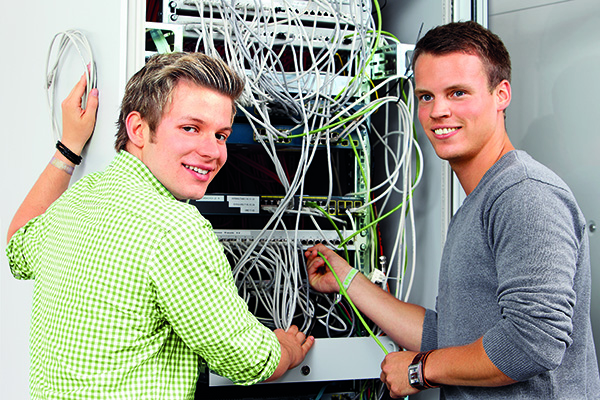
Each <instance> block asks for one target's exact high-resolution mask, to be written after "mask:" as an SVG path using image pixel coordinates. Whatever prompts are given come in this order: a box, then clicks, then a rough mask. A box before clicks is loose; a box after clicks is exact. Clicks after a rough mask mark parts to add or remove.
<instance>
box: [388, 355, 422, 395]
mask: <svg viewBox="0 0 600 400" xmlns="http://www.w3.org/2000/svg"><path fill="white" fill-rule="evenodd" d="M415 355H417V353H416V352H414V351H396V352H393V353H389V354H388V355H387V356H385V358H384V359H383V362H382V363H381V375H380V379H381V381H382V382H383V383H385V386H387V388H388V389H389V391H390V397H391V398H392V399H398V398H401V397H404V396H408V395H411V394H415V393H418V392H419V390H418V389H415V388H413V387H412V386H410V384H409V383H408V366H409V365H410V363H411V362H412V360H413V359H414V358H415Z"/></svg>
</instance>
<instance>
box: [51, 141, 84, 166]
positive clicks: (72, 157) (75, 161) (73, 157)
mask: <svg viewBox="0 0 600 400" xmlns="http://www.w3.org/2000/svg"><path fill="white" fill-rule="evenodd" d="M56 148H57V149H58V151H60V154H62V155H63V156H65V158H66V159H67V160H69V161H71V162H72V163H73V164H75V165H79V164H80V163H81V156H78V155H77V154H75V153H73V152H72V151H71V150H69V148H68V147H67V146H65V145H64V144H62V142H61V141H60V140H59V141H58V142H56Z"/></svg>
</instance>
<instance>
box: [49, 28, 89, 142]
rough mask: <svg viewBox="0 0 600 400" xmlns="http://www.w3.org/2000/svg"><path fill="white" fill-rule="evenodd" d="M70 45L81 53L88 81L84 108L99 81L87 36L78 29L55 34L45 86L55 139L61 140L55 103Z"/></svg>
mask: <svg viewBox="0 0 600 400" xmlns="http://www.w3.org/2000/svg"><path fill="white" fill-rule="evenodd" d="M70 46H72V47H74V48H75V50H76V51H77V53H78V54H79V57H80V59H81V62H82V65H83V70H84V74H85V78H86V81H87V86H86V91H85V93H84V95H83V97H82V100H81V106H82V108H85V105H86V103H87V97H88V96H89V94H90V91H91V90H92V89H93V88H95V87H96V83H97V82H96V79H97V77H96V63H95V61H94V55H93V52H92V47H91V46H90V43H89V42H88V39H87V38H86V36H85V35H84V34H83V33H82V32H81V31H78V30H66V31H62V32H59V33H57V34H56V35H54V38H53V39H52V42H51V43H50V47H49V49H48V55H47V58H46V76H45V80H46V82H45V86H46V95H47V99H48V107H49V109H50V118H51V121H52V131H53V133H54V138H55V140H60V139H61V138H62V132H61V125H60V123H59V119H58V117H57V116H56V110H55V103H54V98H55V91H56V82H57V81H58V77H59V71H60V68H61V66H62V61H63V57H64V54H65V52H66V50H67V49H68V48H69V47H70Z"/></svg>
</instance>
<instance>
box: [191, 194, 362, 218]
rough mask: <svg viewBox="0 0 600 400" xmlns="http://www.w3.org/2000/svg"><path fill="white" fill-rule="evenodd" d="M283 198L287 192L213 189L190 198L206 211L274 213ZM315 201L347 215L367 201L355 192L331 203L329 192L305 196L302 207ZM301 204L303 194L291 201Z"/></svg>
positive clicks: (295, 206)
mask: <svg viewBox="0 0 600 400" xmlns="http://www.w3.org/2000/svg"><path fill="white" fill-rule="evenodd" d="M283 198H284V196H270V195H250V194H235V195H234V194H225V193H223V194H220V193H212V194H207V195H205V196H204V197H203V198H202V199H200V200H190V204H192V205H194V206H196V208H198V210H199V211H200V213H201V214H204V215H219V214H220V215H223V214H234V215H236V214H264V215H271V214H272V212H273V211H274V209H276V208H277V207H279V205H280V204H281V201H282V200H283ZM312 204H315V205H317V206H319V207H321V208H322V209H323V210H325V211H326V212H327V213H328V214H329V215H339V216H347V212H350V213H354V212H355V211H354V210H355V209H356V208H359V207H361V206H362V205H363V199H362V198H360V197H353V196H333V197H331V199H330V200H329V203H328V202H327V197H325V196H304V197H302V205H301V209H302V210H304V211H307V210H309V209H315V208H316V207H313V206H312ZM299 208H300V196H294V202H293V203H290V205H289V206H288V210H290V211H292V210H298V209H299Z"/></svg>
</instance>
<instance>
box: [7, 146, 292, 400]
mask: <svg viewBox="0 0 600 400" xmlns="http://www.w3.org/2000/svg"><path fill="white" fill-rule="evenodd" d="M7 255H8V258H9V263H10V267H11V270H12V273H13V275H14V276H15V277H16V278H18V279H35V286H34V299H33V312H32V323H31V337H30V356H31V371H30V385H31V388H30V389H31V396H32V398H33V399H78V400H81V399H94V400H97V399H119V400H121V399H135V400H139V399H150V400H157V399H193V398H194V391H195V385H196V381H197V378H198V363H199V356H201V357H202V358H204V359H205V360H206V361H207V362H208V365H209V367H210V368H211V369H212V370H214V371H216V372H218V373H219V374H221V375H223V376H226V377H228V378H230V379H231V380H233V381H234V382H236V383H240V384H252V383H256V382H259V381H261V380H264V379H266V378H268V377H269V376H271V374H272V373H273V371H274V370H275V368H276V366H277V364H278V363H279V358H280V355H281V353H280V348H279V342H278V341H277V338H276V337H275V335H274V333H273V332H272V331H271V330H269V329H267V328H266V327H264V326H263V325H261V324H260V323H259V322H258V321H257V320H256V318H255V317H254V316H253V315H252V314H251V313H250V312H249V311H248V308H247V306H246V303H245V302H244V301H243V300H242V299H241V298H240V297H239V296H238V294H237V289H236V287H235V284H234V282H233V278H232V275H231V268H230V266H229V264H228V262H227V259H226V258H225V255H224V253H223V249H222V246H221V245H220V243H219V242H218V240H217V238H216V236H215V234H214V232H213V230H212V227H211V226H210V223H209V222H208V221H206V220H205V219H204V218H203V217H202V216H201V215H200V213H199V212H198V211H197V209H196V208H195V207H194V206H192V205H189V204H186V203H183V202H180V201H177V200H176V199H175V198H174V197H173V196H172V195H171V194H170V193H169V192H168V191H167V189H166V188H165V187H164V186H162V184H161V183H160V182H159V181H158V180H157V179H156V178H155V177H154V176H153V175H152V174H151V173H150V171H149V170H148V169H147V168H146V167H145V166H144V164H143V163H142V162H141V161H140V160H138V159H137V158H136V157H134V156H132V155H131V154H129V153H127V152H121V153H119V154H118V155H117V156H116V158H115V160H114V161H113V163H112V164H111V165H110V166H109V167H108V168H107V169H106V170H105V171H104V172H100V173H95V174H91V175H88V176H86V177H84V178H82V179H81V180H79V181H78V182H77V183H76V184H75V185H73V187H71V188H70V189H69V190H68V191H67V192H65V193H64V194H63V195H62V196H61V197H60V198H59V199H58V200H57V201H56V202H54V203H53V204H52V205H51V206H50V207H49V208H48V210H47V211H46V213H44V214H43V215H41V216H39V217H36V218H34V219H32V220H31V221H29V222H28V223H27V224H26V225H25V226H24V227H23V228H21V229H20V230H19V231H18V232H17V233H16V234H15V235H14V236H13V237H12V239H11V241H10V243H9V245H8V246H7Z"/></svg>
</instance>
